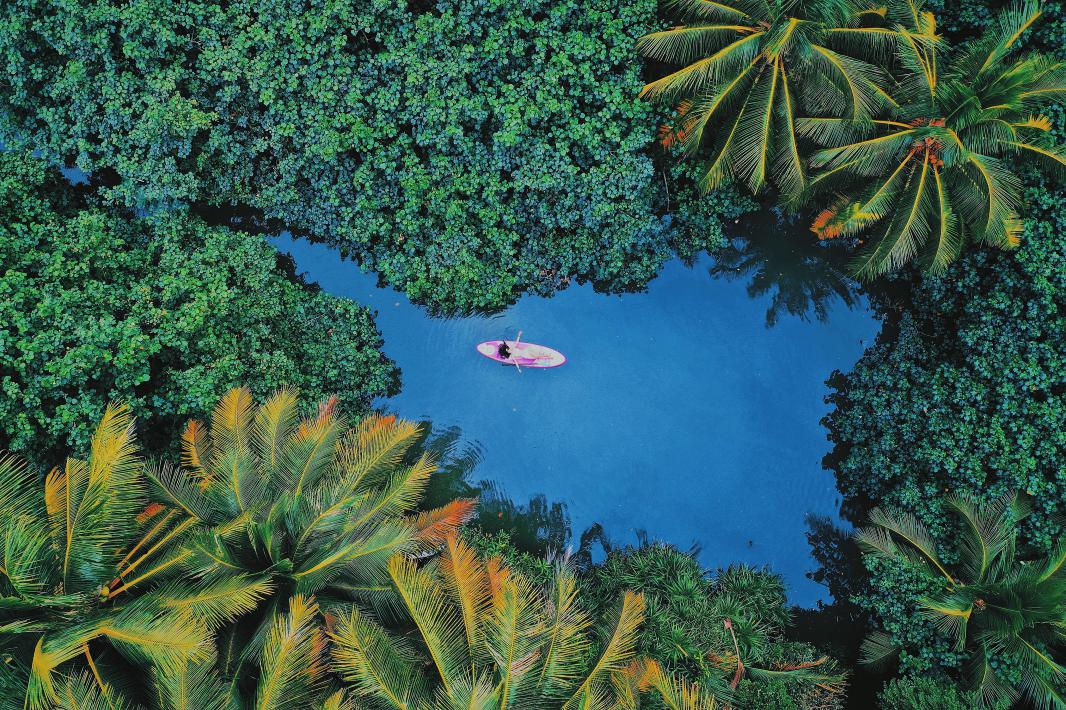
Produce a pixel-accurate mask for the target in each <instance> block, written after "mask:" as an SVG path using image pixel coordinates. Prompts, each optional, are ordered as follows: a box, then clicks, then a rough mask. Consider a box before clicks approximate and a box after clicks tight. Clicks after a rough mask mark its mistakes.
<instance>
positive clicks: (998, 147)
mask: <svg viewBox="0 0 1066 710" xmlns="http://www.w3.org/2000/svg"><path fill="white" fill-rule="evenodd" d="M1042 14H1043V13H1042V9H1041V7H1040V6H1039V5H1038V4H1037V3H1035V2H1027V3H1019V4H1016V5H1014V6H1012V7H1011V8H1009V9H1007V10H1005V11H1003V12H1001V13H999V15H998V23H997V26H995V27H994V28H990V29H989V30H987V31H986V32H985V33H984V34H982V35H981V36H979V37H977V38H974V39H972V40H970V41H968V42H965V43H962V44H961V45H959V46H958V47H955V48H953V47H950V46H948V44H947V43H946V42H945V41H944V39H943V38H941V37H939V36H938V35H935V34H934V33H935V31H936V28H935V20H934V19H933V16H932V15H931V14H928V15H925V16H923V17H922V19H921V21H920V22H918V23H917V24H918V25H919V27H918V28H917V30H916V31H915V32H914V33H910V32H907V31H906V30H904V29H902V28H900V29H899V31H898V38H897V40H896V45H897V50H896V56H897V62H898V64H899V67H898V69H897V70H896V71H895V72H894V74H895V77H894V78H895V81H894V83H893V86H892V88H891V93H892V96H893V98H894V100H895V101H896V103H895V104H893V105H892V110H891V111H890V112H888V113H887V114H886V115H885V120H877V121H874V122H869V121H867V122H854V121H839V120H836V119H827V118H822V117H817V118H804V119H800V121H799V123H798V128H799V130H800V132H801V133H803V134H804V135H806V136H807V137H809V138H812V139H813V140H815V141H816V142H817V143H818V144H820V145H822V146H828V148H827V149H826V150H822V151H820V152H818V153H815V154H814V155H813V156H812V157H811V163H812V165H814V166H816V167H819V168H824V169H825V170H824V172H823V173H822V174H821V175H819V176H818V177H817V178H816V179H815V180H814V181H812V189H815V190H817V191H819V192H822V193H826V192H827V191H828V192H829V194H830V198H829V199H830V200H831V206H829V207H828V209H826V210H825V211H823V212H822V213H821V214H820V215H818V217H817V218H816V219H815V222H814V225H813V227H812V229H814V231H815V232H816V233H817V234H818V235H819V237H821V238H823V239H831V238H838V237H856V236H861V237H863V238H864V239H865V240H867V241H869V242H870V243H869V244H867V245H866V246H865V247H864V249H863V250H862V252H861V253H860V254H859V255H858V256H857V257H856V260H855V270H856V273H857V274H858V275H859V276H860V277H861V278H863V279H866V280H870V279H872V278H873V277H875V276H878V275H880V274H883V273H885V272H887V271H889V270H894V269H897V268H899V267H900V266H901V265H902V264H905V263H907V262H909V261H911V260H918V261H920V262H922V263H924V265H925V267H926V268H927V269H928V270H929V271H931V272H934V273H942V272H943V271H944V268H945V267H946V266H947V264H948V263H950V262H951V261H953V260H954V259H955V258H957V256H958V254H959V252H960V251H961V250H962V248H963V245H964V244H965V243H966V242H968V241H972V242H984V243H986V244H991V245H993V246H997V247H1000V248H1010V247H1014V246H1016V245H1017V244H1018V239H1019V236H1020V233H1021V231H1022V225H1021V221H1020V220H1019V217H1018V211H1019V210H1020V209H1021V202H1022V200H1021V191H1022V182H1021V179H1020V177H1019V174H1018V173H1019V170H1018V167H1019V165H1020V164H1022V163H1023V162H1024V161H1026V160H1029V161H1035V162H1037V163H1041V164H1046V166H1047V167H1048V169H1049V170H1050V171H1051V172H1052V173H1053V174H1058V175H1066V148H1064V147H1063V145H1062V144H1061V143H1059V142H1057V141H1056V140H1055V138H1054V135H1053V133H1052V123H1051V121H1050V119H1048V118H1047V117H1046V116H1043V115H1041V113H1040V112H1041V111H1042V110H1044V109H1046V108H1047V107H1048V106H1049V105H1053V104H1055V103H1056V102H1061V101H1062V100H1063V98H1064V97H1066V69H1064V68H1063V66H1062V64H1061V63H1059V62H1057V60H1056V59H1055V58H1054V57H1052V56H1045V55H1041V54H1037V53H1033V52H1031V51H1027V52H1025V53H1019V52H1018V49H1019V48H1020V47H1021V46H1022V38H1024V37H1025V36H1026V33H1027V30H1028V29H1029V28H1030V27H1031V26H1032V25H1033V24H1034V23H1035V22H1037V21H1038V19H1039V18H1040V16H1041V15H1042ZM832 190H835V191H838V192H842V193H843V194H842V195H840V196H839V197H832Z"/></svg>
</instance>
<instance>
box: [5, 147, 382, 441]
mask: <svg viewBox="0 0 1066 710" xmlns="http://www.w3.org/2000/svg"><path fill="white" fill-rule="evenodd" d="M90 202H91V199H90V200H88V201H85V200H82V199H81V197H80V196H79V194H78V193H77V191H76V190H75V189H74V188H72V187H71V186H70V185H68V184H67V183H65V182H63V181H62V179H61V178H60V176H59V174H58V172H55V171H53V170H50V169H48V168H47V167H46V166H45V164H44V162H43V161H40V160H36V159H33V158H29V157H28V156H24V155H21V154H18V153H0V263H2V264H3V265H4V269H3V271H0V322H3V323H4V324H5V327H4V328H3V329H0V450H10V451H19V452H26V455H29V456H33V457H34V458H35V460H49V459H51V458H52V457H53V456H54V455H55V453H56V452H57V451H63V450H65V449H66V448H67V447H68V446H69V447H71V448H72V449H73V450H76V451H84V450H85V446H86V445H87V444H88V441H89V436H90V434H91V429H90V428H89V427H91V426H92V424H93V422H94V421H95V420H96V419H98V418H99V417H100V416H101V415H102V414H103V411H104V408H105V407H106V406H107V404H108V402H109V401H120V400H121V401H124V402H126V403H128V404H129V405H130V406H132V407H133V410H134V412H135V413H136V414H137V415H138V416H140V417H142V420H143V421H146V422H147V423H148V424H150V427H149V431H151V432H152V433H153V438H151V439H149V440H148V441H146V442H145V443H146V444H149V445H151V446H155V445H161V444H162V445H165V444H169V443H171V442H172V441H173V439H174V434H175V432H176V427H178V426H179V425H180V424H182V423H184V420H185V419H187V418H189V417H190V416H198V415H202V414H203V413H205V412H206V411H208V410H209V409H210V407H211V406H213V404H214V402H215V400H217V398H218V397H219V396H220V395H221V394H222V393H224V392H226V391H227V390H228V389H229V388H230V387H232V386H233V385H234V384H235V383H245V382H247V383H248V384H249V386H250V387H251V388H252V389H253V390H254V391H255V392H257V393H267V392H272V391H273V390H275V389H277V388H278V387H281V386H283V385H289V386H293V387H297V388H299V389H300V390H301V391H303V392H306V393H307V396H309V397H316V398H319V399H321V398H323V397H326V396H329V395H332V394H336V395H338V396H339V397H340V400H341V402H342V403H343V405H344V406H345V408H346V409H348V410H349V411H361V410H365V409H366V408H367V407H369V405H370V403H371V400H372V399H373V398H374V397H377V396H384V395H389V394H393V393H395V392H396V391H397V390H398V387H399V373H398V371H397V369H396V367H395V365H394V364H393V363H392V362H391V361H390V360H388V359H387V358H386V357H385V356H384V355H383V354H382V353H381V351H380V347H381V344H382V343H381V336H380V334H379V333H378V331H377V328H376V327H375V325H374V319H373V317H372V315H371V313H370V311H369V310H367V309H366V308H363V307H361V306H359V305H358V304H356V303H353V302H351V301H349V300H347V299H343V298H336V297H334V296H330V295H328V294H326V293H323V292H321V291H316V290H313V289H311V288H310V287H308V286H306V285H304V284H302V283H300V282H298V281H296V280H295V279H293V278H292V277H291V276H290V274H288V273H287V272H286V270H285V269H283V268H282V267H281V266H279V261H278V255H277V252H276V251H275V250H274V249H273V248H272V247H271V246H270V245H269V244H267V243H266V242H265V241H264V240H263V239H262V238H260V237H258V236H257V235H250V234H244V233H241V232H237V231H233V230H230V229H225V228H220V227H211V226H208V225H206V224H204V223H203V222H202V221H200V220H199V219H196V218H194V217H191V216H190V215H189V214H187V213H186V212H184V211H180V210H178V211H172V212H165V213H161V214H159V215H156V216H153V217H146V218H140V219H135V218H130V217H129V216H127V215H123V214H120V213H116V212H115V211H113V210H108V209H105V208H101V207H96V206H92V205H91V204H90Z"/></svg>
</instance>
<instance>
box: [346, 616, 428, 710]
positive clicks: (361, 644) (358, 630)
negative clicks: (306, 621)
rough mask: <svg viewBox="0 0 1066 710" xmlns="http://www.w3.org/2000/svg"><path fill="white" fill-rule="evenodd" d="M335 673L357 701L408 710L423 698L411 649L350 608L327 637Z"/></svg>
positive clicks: (423, 687)
mask: <svg viewBox="0 0 1066 710" xmlns="http://www.w3.org/2000/svg"><path fill="white" fill-rule="evenodd" d="M330 639H331V640H332V642H333V651H332V653H333V663H334V667H335V669H336V671H337V672H338V673H340V674H341V676H342V677H343V678H344V680H345V681H346V682H348V683H349V684H350V688H351V690H352V692H353V693H354V694H355V695H356V696H357V697H360V698H367V699H368V700H370V699H372V700H375V701H377V702H379V703H381V704H383V705H385V706H387V707H390V708H395V709H396V710H411V709H412V708H414V707H416V706H417V702H418V700H419V699H420V698H424V697H426V683H425V677H424V676H423V674H422V673H421V671H420V667H419V666H420V663H419V659H418V657H417V655H416V654H415V653H414V651H413V649H411V648H410V647H409V646H407V645H405V644H403V643H402V642H401V640H400V639H399V638H396V637H394V636H392V635H390V634H388V633H387V632H386V631H385V630H384V629H382V628H381V627H380V626H379V625H378V624H376V623H374V622H373V621H371V620H369V619H368V618H366V617H365V616H364V615H362V614H360V613H359V611H358V610H357V609H356V608H355V607H352V608H351V609H350V611H349V612H348V613H347V614H344V615H342V616H341V617H340V619H339V621H338V622H337V625H336V627H335V628H334V630H333V632H332V633H331V634H330Z"/></svg>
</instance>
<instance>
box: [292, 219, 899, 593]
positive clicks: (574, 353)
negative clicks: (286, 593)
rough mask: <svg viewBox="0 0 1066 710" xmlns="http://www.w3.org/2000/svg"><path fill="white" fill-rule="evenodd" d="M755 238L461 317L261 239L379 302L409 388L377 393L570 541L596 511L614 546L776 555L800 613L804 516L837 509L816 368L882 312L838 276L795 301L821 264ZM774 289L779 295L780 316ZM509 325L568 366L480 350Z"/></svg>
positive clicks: (333, 254) (711, 559)
mask: <svg viewBox="0 0 1066 710" xmlns="http://www.w3.org/2000/svg"><path fill="white" fill-rule="evenodd" d="M752 239H753V240H754V241H751V242H749V243H748V246H745V245H744V244H745V243H744V242H741V241H739V240H738V242H737V243H736V244H735V248H734V249H733V250H732V254H731V255H729V254H726V255H723V257H722V258H720V259H719V260H718V261H715V259H713V258H711V257H704V258H702V259H700V260H698V261H697V262H696V263H695V264H693V265H691V266H686V265H684V264H682V263H681V262H680V261H677V260H675V261H672V262H670V263H668V264H667V265H666V266H665V268H664V269H663V272H662V273H661V275H660V276H659V277H658V278H657V279H655V280H654V281H653V282H652V283H651V284H650V286H649V288H648V290H647V292H645V293H633V294H625V295H621V296H618V295H604V294H600V293H596V292H594V291H593V289H592V287H591V286H588V285H584V286H573V287H571V288H569V289H568V290H566V291H563V292H561V293H559V294H557V295H555V296H554V297H552V298H542V297H537V296H525V297H523V298H521V299H520V300H519V301H518V302H517V303H516V304H514V305H513V306H511V307H509V308H507V309H506V310H504V311H502V312H500V313H496V314H492V315H474V316H468V317H463V318H453V319H444V318H437V317H433V316H431V315H429V314H428V313H427V312H426V310H425V309H424V308H422V307H419V306H416V305H413V304H412V303H411V302H410V301H408V300H407V298H406V297H405V296H404V295H403V294H401V293H397V292H396V291H394V290H392V289H388V288H379V287H378V286H377V279H376V276H375V275H374V274H367V273H363V272H361V271H360V270H359V268H358V267H357V266H356V265H355V264H354V263H352V262H350V261H345V260H343V259H342V258H341V257H340V255H339V253H338V252H337V251H336V250H334V249H331V248H329V247H327V246H325V245H322V244H314V243H311V242H309V241H307V240H303V239H295V238H292V237H291V236H289V235H288V234H284V233H283V234H282V235H280V236H275V237H272V238H271V241H272V242H273V243H274V244H275V246H277V248H278V249H279V250H280V251H282V252H285V253H288V254H290V255H291V256H292V258H293V260H294V261H295V264H296V270H297V272H298V273H301V274H303V275H304V277H305V278H306V279H307V280H308V281H313V282H317V283H318V284H319V285H320V286H321V287H322V288H323V289H325V290H326V291H328V292H329V293H332V294H335V295H338V296H345V297H348V298H352V299H354V300H356V301H358V302H359V303H362V304H364V305H367V306H369V307H370V308H372V309H374V310H376V311H377V323H378V327H379V328H380V329H381V331H382V333H383V336H384V340H385V345H384V351H385V353H386V354H387V355H388V356H389V357H391V358H392V359H394V360H395V361H396V362H397V363H398V364H399V366H400V368H401V370H402V372H403V391H402V393H401V394H400V395H398V396H396V397H393V398H390V399H388V400H384V401H381V402H379V403H378V405H379V406H380V407H382V408H384V409H387V410H389V411H392V412H395V413H396V414H398V415H400V416H403V417H406V418H409V419H427V420H430V421H432V422H433V424H434V426H435V427H457V428H458V429H459V430H460V431H461V434H462V436H463V439H464V440H465V441H466V442H468V443H469V444H470V445H471V446H474V447H475V448H476V449H477V450H478V451H479V460H480V463H479V464H478V466H477V468H476V470H475V471H473V474H472V478H473V479H476V480H481V479H487V480H490V481H493V482H495V483H496V484H497V485H498V487H499V489H500V490H502V491H503V492H504V493H505V494H506V495H507V496H509V497H510V498H512V499H514V500H516V501H525V500H528V499H529V498H530V497H532V496H534V495H537V494H544V495H545V496H546V497H547V499H548V500H549V501H560V502H563V503H565V505H566V509H567V512H568V514H569V516H570V520H571V524H572V527H573V530H574V532H575V536H577V535H578V534H579V533H580V532H581V531H582V530H583V529H585V528H586V527H587V526H589V525H591V524H593V523H600V524H601V525H602V526H603V527H604V529H605V531H606V533H607V534H608V535H609V536H610V538H611V540H612V542H614V543H615V544H627V543H635V542H636V540H637V533H638V531H644V532H646V534H647V536H648V537H649V538H650V539H655V540H663V541H668V542H672V543H675V544H677V545H678V546H679V547H681V548H683V549H685V548H687V547H688V546H689V545H692V544H695V545H697V546H698V547H699V550H700V551H699V557H700V559H701V561H702V562H703V563H704V564H705V565H707V566H710V567H712V568H713V567H716V566H719V565H722V566H724V565H727V564H729V563H730V562H747V563H751V564H756V565H762V564H768V565H770V567H771V568H772V569H773V570H775V571H777V572H779V573H781V574H782V575H783V576H784V578H785V582H786V585H787V587H788V591H789V597H790V600H791V601H792V602H793V603H795V604H799V605H803V606H811V605H813V604H814V603H815V602H816V601H818V600H819V599H825V598H826V593H825V592H824V590H823V589H822V587H820V586H819V585H817V584H816V583H814V582H812V581H810V580H808V579H807V578H806V577H805V573H807V572H808V571H812V570H813V569H815V567H816V564H815V562H814V561H813V559H812V558H811V556H810V551H809V548H808V545H807V543H806V538H805V536H804V533H805V531H806V523H805V519H806V516H807V515H808V514H815V515H827V516H830V517H831V518H833V519H834V520H837V521H838V522H839V519H838V516H837V512H838V508H839V494H838V493H837V490H836V488H835V485H834V480H833V475H832V473H831V472H829V471H826V470H824V469H823V468H822V466H821V459H822V457H823V456H824V455H825V454H826V452H827V451H828V450H829V443H828V442H827V440H826V434H825V430H824V429H823V428H822V427H821V425H820V424H819V421H820V419H821V418H822V417H823V416H824V415H825V414H826V413H827V411H828V406H827V405H826V404H825V403H824V401H823V398H824V396H825V395H826V393H827V388H826V385H825V379H826V378H827V377H828V376H829V375H830V373H831V372H832V371H833V370H835V369H842V370H847V369H850V368H851V366H852V365H853V364H854V362H855V361H856V360H857V359H858V357H859V356H860V355H861V354H862V351H863V349H864V347H865V346H866V345H868V344H869V343H870V342H871V341H872V339H873V338H874V336H875V334H876V332H877V330H878V328H879V324H878V322H877V321H876V320H875V319H874V317H873V314H872V312H871V311H870V309H869V307H868V305H867V303H866V300H865V299H864V298H863V297H862V296H861V295H858V293H857V291H854V290H848V289H849V288H850V287H846V286H841V282H839V281H837V280H836V278H835V276H833V275H830V276H828V277H826V278H822V279H821V282H822V285H823V286H825V288H824V289H823V290H824V291H825V293H823V294H822V296H824V298H821V299H818V303H816V304H812V303H804V301H805V300H806V299H805V298H804V297H802V295H801V296H800V297H798V298H797V297H796V294H795V293H794V292H791V291H790V290H789V286H790V285H791V284H795V283H805V284H806V285H805V287H804V288H806V289H808V292H809V290H810V289H811V287H812V286H815V285H817V280H816V281H815V283H814V284H812V282H811V280H810V279H811V277H812V273H820V274H823V276H825V274H826V272H827V269H826V268H825V267H823V266H821V265H818V264H816V263H815V262H812V261H811V258H812V257H811V255H810V253H809V250H807V251H804V250H802V249H791V248H790V247H789V246H788V245H787V244H785V245H782V243H781V242H780V239H782V237H781V236H780V235H774V234H761V235H754V236H752ZM751 244H755V245H760V248H753V247H752V246H751ZM815 259H817V257H815ZM790 271H794V272H796V273H794V274H790V273H787V272H790ZM790 275H791V276H794V277H795V278H789V277H790ZM764 286H765V287H764ZM775 293H777V294H778V299H777V301H778V303H779V305H780V304H785V305H786V306H787V307H784V308H779V309H776V312H775V309H774V296H775ZM818 310H821V311H822V312H821V316H822V318H821V319H819V318H818V317H816V315H817V313H816V312H817V311H818ZM768 311H770V316H769V317H768ZM789 311H793V312H794V313H790V312H789ZM771 321H772V324H771ZM519 330H521V331H522V333H523V340H526V341H529V342H536V343H542V344H544V345H548V346H551V347H553V348H556V349H558V350H561V351H562V352H563V353H564V354H565V355H566V356H567V357H568V359H569V361H568V362H567V364H566V365H564V366H563V367H560V368H556V369H552V370H530V369H524V370H523V371H522V372H521V373H518V372H516V371H515V370H514V368H511V367H505V366H501V365H499V364H496V363H493V362H492V361H490V360H488V359H487V358H484V357H481V356H480V355H478V354H477V352H476V351H475V350H474V346H475V345H476V344H477V343H478V342H481V341H484V340H491V339H497V338H508V339H513V338H514V337H515V335H516V334H517V333H518V331H519Z"/></svg>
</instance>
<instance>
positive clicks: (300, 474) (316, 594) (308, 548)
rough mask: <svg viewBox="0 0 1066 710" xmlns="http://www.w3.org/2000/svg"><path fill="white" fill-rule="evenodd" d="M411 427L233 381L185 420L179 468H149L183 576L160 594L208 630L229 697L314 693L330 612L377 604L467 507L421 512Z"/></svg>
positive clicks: (160, 523) (292, 698)
mask: <svg viewBox="0 0 1066 710" xmlns="http://www.w3.org/2000/svg"><path fill="white" fill-rule="evenodd" d="M419 432H420V429H419V427H418V426H417V425H414V424H411V423H409V422H405V421H402V420H397V419H395V418H394V417H380V416H370V417H367V418H365V419H363V420H362V421H360V422H359V424H358V425H357V426H355V427H354V428H349V427H348V426H347V425H346V423H345V420H344V418H343V417H341V416H340V415H338V414H337V413H336V411H335V401H332V400H331V401H330V402H327V403H325V404H323V405H322V406H321V407H320V408H319V411H318V413H317V414H316V415H314V416H311V417H308V418H305V419H302V420H301V419H300V417H299V415H298V398H297V396H296V394H295V393H294V392H292V391H289V390H282V391H280V392H278V393H277V394H276V395H275V396H274V397H272V398H271V399H270V400H268V401H267V402H266V403H264V404H263V405H262V406H259V407H256V406H255V405H254V403H253V401H252V398H251V395H250V393H249V391H248V390H247V389H235V390H232V391H231V392H229V393H228V394H227V395H226V396H225V397H223V398H222V400H221V401H220V402H219V403H218V406H217V407H216V408H215V411H214V413H213V416H212V418H211V422H210V426H206V427H205V426H204V425H202V424H201V423H199V422H197V421H193V422H190V423H189V425H188V427H187V428H186V430H185V433H184V435H183V437H182V464H183V465H182V466H181V467H172V466H167V465H161V466H155V467H152V468H150V469H149V470H148V472H147V476H148V478H149V479H150V481H151V484H152V486H151V488H152V494H153V497H154V499H155V501H156V502H157V504H156V506H155V507H154V509H153V510H152V511H151V513H152V515H153V520H155V521H157V522H156V528H157V531H156V535H157V537H158V538H159V539H160V540H162V539H166V538H175V539H177V540H179V544H178V545H177V546H176V547H175V548H174V549H173V551H172V552H171V554H170V556H169V558H168V560H167V562H166V564H170V565H173V566H174V568H175V569H177V570H180V581H175V582H172V583H170V584H168V585H167V586H166V587H165V588H164V589H163V590H162V592H161V593H162V594H164V595H165V596H166V597H167V598H168V599H169V600H170V602H169V604H170V605H171V606H173V607H176V608H181V609H184V608H188V609H189V610H190V611H192V612H193V613H194V614H195V616H197V617H198V618H199V619H200V621H201V623H203V624H204V625H205V626H207V627H208V628H209V629H211V630H213V631H217V633H218V649H219V650H218V659H217V663H216V664H215V670H214V671H211V672H212V673H215V674H216V675H214V676H212V677H215V678H226V679H229V681H230V682H229V693H230V696H231V698H230V702H232V703H237V704H245V705H247V706H248V707H254V708H257V709H259V708H263V709H265V708H271V707H278V708H282V707H296V706H300V707H303V706H305V705H306V704H309V703H310V702H311V700H320V699H322V698H321V697H320V696H323V697H324V694H326V693H327V691H328V690H329V684H328V683H325V682H319V680H320V678H319V676H320V675H321V672H324V668H325V664H324V662H323V648H324V645H323V644H324V638H325V636H324V634H325V631H324V629H325V626H326V624H327V622H328V619H329V618H330V613H331V612H330V610H331V609H332V608H333V607H336V606H338V605H339V606H344V607H346V606H347V605H349V604H350V603H351V602H352V601H353V600H358V601H360V602H361V603H363V604H364V605H366V606H368V607H371V608H376V607H377V606H378V605H379V604H381V603H383V601H384V600H385V599H386V593H387V592H388V590H389V589H390V588H391V587H390V586H389V582H390V576H389V571H390V567H389V560H390V559H392V558H393V557H394V556H396V555H409V556H412V557H419V556H423V555H430V554H433V553H435V552H436V549H437V548H438V547H439V546H440V545H441V544H442V542H443V540H444V536H445V535H446V534H448V533H450V532H452V531H454V530H455V529H456V528H457V527H458V526H459V525H460V524H462V523H463V522H465V521H466V520H467V519H468V518H469V517H470V516H471V515H472V513H473V510H474V501H471V500H458V501H454V502H452V503H449V504H448V505H445V506H443V507H441V508H438V509H435V510H432V511H426V512H421V513H418V512H416V508H417V506H418V504H419V502H420V500H421V498H422V494H423V491H424V490H425V487H426V485H427V483H428V481H429V479H430V476H431V475H432V474H433V472H434V470H435V465H434V463H433V461H432V459H431V458H430V456H429V455H428V454H427V453H422V454H421V455H420V456H412V455H411V450H412V447H413V446H414V445H415V444H416V443H418V441H419ZM153 539H155V538H153ZM127 585H128V583H123V584H121V585H119V586H112V588H111V589H110V590H109V592H108V594H109V595H110V596H115V595H118V594H120V593H121V592H122V591H123V590H124V588H125V587H126V586H127ZM300 648H303V649H304V652H301V653H296V652H295V650H296V649H300ZM275 654H276V655H275ZM186 670H187V673H189V674H197V673H204V672H206V671H205V670H204V669H203V668H202V667H200V666H197V665H195V664H189V666H188V668H187V669H186Z"/></svg>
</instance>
